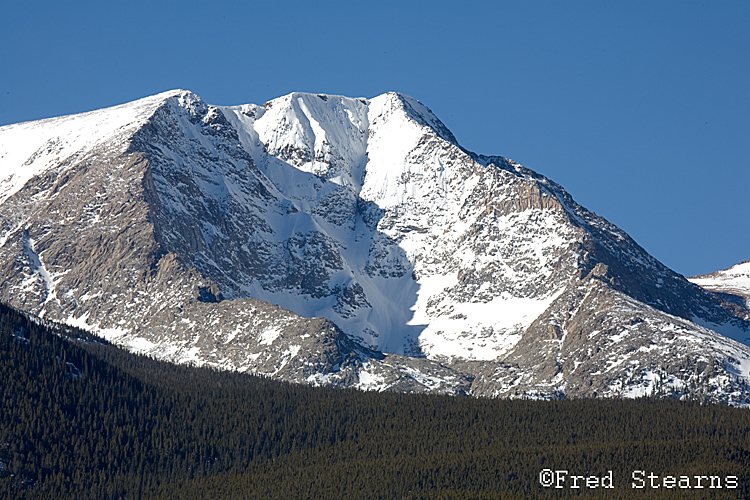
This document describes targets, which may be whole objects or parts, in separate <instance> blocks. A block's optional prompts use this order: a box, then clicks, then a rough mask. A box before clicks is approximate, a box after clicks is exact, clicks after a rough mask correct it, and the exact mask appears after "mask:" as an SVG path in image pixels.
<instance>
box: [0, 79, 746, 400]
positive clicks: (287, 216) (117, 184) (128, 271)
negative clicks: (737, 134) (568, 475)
mask: <svg viewBox="0 0 750 500" xmlns="http://www.w3.org/2000/svg"><path fill="white" fill-rule="evenodd" d="M123 106H124V107H123ZM111 109H113V110H115V111H114V113H115V114H114V115H110V114H109V113H110V111H108V110H99V111H94V112H90V113H86V114H84V115H80V116H79V115H73V117H64V118H60V119H59V120H60V121H58V122H54V121H53V122H49V121H46V120H45V121H43V122H28V123H26V124H21V125H22V126H21V125H18V126H17V125H11V126H7V127H2V128H0V144H4V145H5V147H3V148H2V151H3V152H2V153H0V156H1V158H0V162H2V165H0V174H2V175H0V178H4V179H6V180H5V181H3V182H2V184H0V192H1V193H4V194H5V195H6V196H5V198H3V199H2V200H1V201H0V203H2V205H0V206H2V207H3V215H2V217H1V218H0V230H1V231H2V234H1V235H0V272H2V275H3V276H4V279H6V280H7V283H8V284H9V286H7V287H4V289H3V291H2V297H0V299H2V300H6V301H8V302H10V303H11V304H13V305H14V306H17V307H20V308H22V309H24V310H26V311H30V312H33V313H35V314H38V315H40V316H44V317H50V318H51V319H56V320H61V321H66V322H68V323H71V324H75V325H77V326H81V327H85V328H89V329H93V330H97V331H99V333H100V334H102V335H104V336H105V337H107V338H110V339H112V340H116V341H118V342H120V343H121V344H123V345H129V346H130V347H131V348H133V349H136V350H140V351H142V352H149V353H151V354H153V355H155V356H159V357H162V358H164V359H169V360H173V361H178V362H180V361H181V362H187V361H190V362H195V363H199V364H200V363H208V364H212V365H215V366H225V367H227V368H231V369H237V370H246V371H251V372H254V373H265V374H268V375H270V376H275V377H281V378H284V377H287V378H286V379H289V380H294V381H299V382H307V383H322V384H334V385H336V384H342V385H348V386H355V387H361V388H370V389H384V388H390V389H394V390H395V389H398V388H399V387H400V388H401V389H399V390H409V391H415V390H416V391H435V390H436V391H445V392H448V393H470V394H475V395H496V396H512V397H516V396H523V395H526V396H534V397H536V396H535V395H538V396H540V397H549V396H552V397H557V396H558V395H560V394H569V395H571V396H573V395H581V396H586V395H588V396H592V395H597V394H602V395H611V396H618V395H622V394H630V392H632V393H633V394H638V393H640V392H644V391H645V393H649V391H650V393H653V391H655V390H657V383H656V379H657V378H659V380H660V382H659V384H661V385H660V387H662V388H663V387H664V386H669V387H668V389H669V391H672V392H673V393H680V391H684V390H685V388H686V387H688V383H689V381H691V380H696V381H697V380H699V379H700V377H701V374H702V373H703V372H704V371H705V370H702V371H700V372H695V371H694V370H693V368H695V367H696V366H697V365H698V364H699V361H696V360H697V359H699V358H700V357H701V356H703V357H706V356H705V353H706V352H709V353H710V356H709V357H708V358H707V359H708V361H709V362H710V363H709V364H710V365H711V366H713V367H715V368H712V370H713V371H711V370H709V372H707V373H706V374H705V375H704V379H705V380H703V382H702V383H705V384H709V387H708V388H707V389H706V390H707V391H713V392H714V393H715V394H716V395H717V398H719V399H721V400H726V401H728V402H730V403H732V404H735V403H737V402H741V401H744V399H745V398H746V396H745V393H744V392H743V391H744V390H743V389H741V386H742V384H741V381H742V380H746V379H747V378H748V377H749V376H750V366H748V367H747V368H745V366H746V365H745V364H744V361H743V360H745V359H748V357H749V356H750V352H748V349H747V346H745V345H744V344H742V343H731V341H728V342H729V343H727V342H725V341H724V340H722V339H723V337H721V336H720V335H718V336H717V333H716V331H719V330H723V332H724V333H725V334H730V336H731V337H733V338H734V339H735V340H738V341H741V342H747V334H748V329H749V328H750V323H748V321H747V318H746V317H745V315H744V312H743V311H742V310H739V309H737V307H738V306H737V305H736V304H734V305H732V304H730V303H729V302H728V301H726V300H725V298H723V297H722V296H720V295H716V294H713V293H711V292H707V291H704V290H703V289H702V288H700V287H698V286H696V285H694V284H692V283H690V282H688V281H687V280H686V279H685V278H684V277H682V276H680V275H678V274H677V273H674V272H673V271H671V270H669V269H668V268H666V266H664V265H662V264H661V263H659V262H658V261H657V260H656V259H654V258H653V257H651V256H650V255H649V254H648V253H647V252H646V251H645V250H643V249H642V248H641V247H640V246H638V245H637V243H635V242H634V241H633V240H632V239H631V238H630V237H629V236H628V235H627V234H626V233H624V232H623V231H621V230H620V229H619V228H617V227H616V226H614V225H612V224H610V223H609V222H607V221H606V220H605V219H603V218H601V217H599V216H597V215H595V214H593V213H591V212H589V211H588V210H586V209H585V208H583V207H581V206H580V205H578V204H577V203H575V201H574V200H573V199H572V198H571V197H570V195H569V194H568V193H567V192H565V190H564V189H563V188H562V187H561V186H559V185H558V184H555V183H554V182H552V181H550V180H548V179H547V178H545V177H544V176H542V175H540V174H537V173H536V172H533V171H531V170H528V169H525V168H524V167H522V166H520V165H518V164H517V163H515V162H513V161H511V160H508V159H506V158H503V157H499V156H484V155H479V154H475V153H471V152H468V151H466V150H465V149H463V148H462V147H460V146H459V145H458V142H457V141H456V139H455V137H454V136H453V134H452V133H450V131H449V130H448V129H447V127H445V125H443V124H442V122H440V120H439V119H438V118H437V117H435V116H434V115H433V114H432V112H431V111H429V109H428V108H426V107H425V106H423V105H422V104H421V103H419V102H418V101H416V100H414V99H412V98H410V97H408V96H404V95H402V94H397V93H388V94H383V95H382V96H378V97H375V98H372V99H363V98H347V97H343V96H328V95H324V94H306V93H293V94H289V95H287V96H284V97H281V98H278V99H275V100H273V101H269V102H268V103H266V104H265V105H264V106H258V105H252V104H249V105H241V106H213V105H209V104H206V103H204V102H203V101H202V100H201V99H200V98H199V97H198V96H196V95H195V94H193V93H192V92H189V91H182V90H178V91H170V92H166V93H163V94H159V95H158V96H153V97H150V98H145V99H143V100H139V101H135V102H134V103H131V105H121V106H118V107H115V108H111ZM53 120H54V119H53ZM86 120H88V121H86ZM108 120H109V121H108ZM117 120H120V121H119V122H118V121H117ZM77 122H81V123H84V122H85V123H84V124H87V126H78V129H79V133H78V135H73V136H72V138H68V137H67V136H57V135H56V134H58V132H57V130H63V131H66V130H70V129H71V128H72V127H73V124H75V123H77ZM55 123H57V124H58V125H59V126H58V128H54V127H52V128H50V124H55ZM79 125H80V124H79ZM60 127H62V128H60ZM66 127H67V128H66ZM19 130H21V131H24V130H25V131H26V133H27V135H28V140H26V142H24V141H18V142H21V143H23V144H25V145H26V144H27V143H28V144H40V145H39V146H37V147H36V149H34V147H32V146H28V145H27V146H25V149H24V150H23V151H21V152H18V151H16V150H15V149H14V148H13V147H12V143H11V139H13V138H14V137H18V136H19V135H20V134H19V133H18V131H19ZM14 133H15V136H14ZM45 134H46V135H47V136H46V137H45ZM50 135H51V137H50ZM86 137H88V140H85V138H86ZM79 139H80V140H79ZM35 141H36V142H35ZM66 141H67V142H66ZM77 141H78V142H77ZM79 144H83V146H81V147H79ZM11 151H12V153H11ZM24 151H25V152H24ZM28 151H35V152H36V153H34V152H32V153H28ZM27 153H28V154H29V156H28V157H26V158H24V155H26V154H27ZM37 153H38V154H37ZM21 160H23V161H21ZM19 162H20V164H19ZM19 171H20V172H19ZM8 173H10V175H8ZM266 304H268V305H266ZM271 304H275V305H271ZM735 306H737V307H735ZM613 307H614V308H615V310H616V311H620V312H618V313H614V312H613V313H612V314H607V308H613ZM216 311H222V312H221V314H219V313H217V312H216ZM252 311H258V312H257V313H253V312H252ZM261 316H262V317H263V318H265V319H264V320H263V321H259V320H256V319H253V318H256V317H257V318H260V317H261ZM315 316H319V317H325V318H327V319H326V321H328V322H329V323H325V322H323V323H320V322H319V320H313V319H308V318H312V317H315ZM592 318H598V319H597V320H596V321H598V323H596V322H595V321H593V320H592ZM638 318H640V320H639V321H636V319H638ZM208 319H210V322H209V321H207V320H208ZM316 321H318V323H315V322H316ZM696 321H697V323H695V322H696ZM686 322H687V323H686ZM701 324H702V325H703V326H701ZM638 325H640V326H638ZM705 326H709V327H711V329H712V330H714V331H713V332H712V331H711V330H706V329H705V328H704V327H705ZM295 332H296V333H295ZM682 337H685V338H691V339H693V340H691V341H690V342H686V343H683V344H684V345H682V346H681V347H680V349H675V348H673V346H674V344H675V342H676V340H675V339H677V338H682ZM613 338H618V339H620V341H618V342H612V341H611V339H613ZM587 339H588V340H587ZM643 342H646V344H644V345H656V346H658V349H656V348H652V349H647V350H646V351H641V350H640V349H641V347H643V345H641V344H642V343H643ZM678 343H679V342H678ZM706 344H710V345H711V346H713V347H712V348H711V349H706ZM592 345H593V346H595V347H596V349H595V350H596V352H594V353H592V352H590V351H591V349H590V347H591V346H592ZM555 346H556V347H555ZM622 346H625V347H622ZM670 346H672V347H670ZM717 346H718V347H717ZM552 347H554V348H552ZM631 347H632V349H631ZM652 351H659V353H658V354H657V353H655V352H652ZM633 352H635V353H636V354H635V355H633V354H629V353H633ZM599 353H601V354H599ZM638 353H640V354H638ZM691 353H692V354H691ZM628 356H629V358H628ZM675 356H677V357H678V358H682V359H683V360H685V359H687V361H684V362H681V363H676V364H675V363H671V364H670V362H669V359H670V358H673V357H675ZM691 356H692V358H691ZM615 358H617V359H615ZM626 358H628V359H629V360H630V361H629V362H628V363H627V365H628V366H621V365H622V364H623V362H622V359H626ZM326 359H327V360H329V361H321V360H326ZM691 359H692V360H691ZM347 360H348V361H347ZM618 361H619V362H618ZM509 366H510V367H511V368H508V367H509ZM513 366H515V367H516V368H512V367H513ZM633 366H635V368H633ZM707 366H708V365H707ZM295 367H296V368H295ZM691 370H693V371H691ZM656 373H658V377H657V376H656V375H654V374H656ZM519 374H520V375H519ZM516 375H519V376H518V377H516ZM514 377H515V378H514ZM662 379H663V380H664V381H666V382H662ZM710 380H712V381H713V382H709V381H710ZM618 384H619V385H618ZM711 384H714V386H715V387H714V386H711ZM722 384H723V385H722ZM571 388H573V389H571ZM659 390H662V389H659ZM664 390H666V389H664ZM628 391H630V392H628ZM639 391H640V392H639ZM738 391H739V392H738ZM678 396H679V394H678ZM722 398H724V399H722ZM733 398H734V399H733ZM735 400H736V401H735Z"/></svg>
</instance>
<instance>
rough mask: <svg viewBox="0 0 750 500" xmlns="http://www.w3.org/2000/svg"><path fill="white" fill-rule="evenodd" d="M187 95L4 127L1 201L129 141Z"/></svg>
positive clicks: (176, 92)
mask: <svg viewBox="0 0 750 500" xmlns="http://www.w3.org/2000/svg"><path fill="white" fill-rule="evenodd" d="M185 93H187V91H185V90H171V91H168V92H163V93H161V94H157V95H154V96H150V97H146V98H143V99H139V100H137V101H134V102H130V103H126V104H121V105H119V106H114V107H111V108H105V109H99V110H95V111H90V112H88V113H81V114H76V115H69V116H61V117H56V118H48V119H46V120H39V121H32V122H24V123H17V124H12V125H6V126H4V127H0V203H2V202H3V201H5V200H6V199H7V198H9V197H10V196H12V195H13V194H14V193H15V192H17V191H18V190H19V189H21V188H22V187H23V186H24V184H26V182H28V181H29V179H31V178H32V177H34V176H35V175H38V174H39V173H41V172H43V171H44V170H46V169H48V168H60V167H61V166H63V168H64V165H72V164H73V163H75V161H76V160H77V159H80V158H82V157H83V156H85V155H86V154H87V153H89V152H90V151H91V150H92V149H93V148H95V147H96V146H97V145H99V144H103V143H112V142H118V141H116V139H118V138H120V139H127V138H128V137H130V136H131V135H132V134H133V132H135V131H136V130H138V129H139V128H140V127H141V126H143V124H144V123H145V122H146V121H147V120H148V119H149V117H150V116H151V115H152V114H153V112H154V110H156V108H157V107H159V106H160V105H162V104H163V102H164V101H165V100H166V99H168V98H170V97H176V96H180V95H183V94H185ZM119 143H120V144H122V146H123V147H126V146H127V144H126V143H125V142H119ZM19 166H20V167H19Z"/></svg>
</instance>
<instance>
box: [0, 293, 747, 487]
mask: <svg viewBox="0 0 750 500" xmlns="http://www.w3.org/2000/svg"><path fill="white" fill-rule="evenodd" d="M545 468H548V469H567V470H569V471H570V472H571V473H578V474H582V475H583V474H585V475H589V474H596V475H598V476H601V475H603V474H605V473H606V472H607V471H608V470H612V471H613V477H614V479H615V489H611V490H602V489H594V490H585V489H584V490H571V489H564V490H555V489H544V488H542V486H541V485H540V484H539V472H540V471H541V470H542V469H545ZM633 470H644V471H646V473H649V472H651V471H653V472H655V473H656V474H659V475H661V476H665V475H674V476H680V475H687V476H693V475H706V476H708V475H719V476H721V477H722V478H723V477H724V476H726V475H733V476H737V477H738V483H739V487H738V488H737V489H733V490H728V489H725V488H724V489H704V490H696V491H691V490H685V489H672V490H666V489H664V488H660V489H658V490H652V489H646V490H633V489H631V487H630V483H631V478H630V475H631V472H632V471H633ZM569 484H570V482H567V483H566V485H569ZM568 497H576V498H577V497H581V498H643V499H650V498H712V499H719V498H748V497H750V411H748V410H740V409H734V408H726V407H719V406H712V405H703V406H702V405H700V404H697V403H688V402H680V401H673V400H664V401H662V400H653V399H643V400H638V401H619V400H606V401H580V400H579V401H550V402H532V401H507V400H477V399H471V398H458V397H444V396H429V395H428V396H425V395H404V394H394V393H384V394H375V393H364V392H359V391H352V390H335V389H326V388H317V389H313V388H309V387H304V386H297V385H290V384H284V383H280V382H274V381H270V380H266V379H261V378H257V377H251V376H247V375H242V374H237V373H229V372H218V371H214V370H210V369H202V368H191V367H184V366H174V365H171V364H168V363H162V362H157V361H154V360H152V359H148V358H145V357H138V356H133V355H131V354H128V353H126V352H124V351H122V350H120V349H118V348H116V347H113V346H111V345H108V344H106V343H105V342H103V341H101V340H100V339H97V338H96V337H92V336H90V335H88V334H86V333H84V332H81V331H78V330H75V329H72V328H49V327H46V326H42V325H39V324H37V323H34V322H32V321H30V320H29V319H28V318H26V317H25V316H24V315H23V314H20V313H18V312H16V311H14V310H12V309H10V308H7V307H5V306H2V305H0V498H9V499H16V498H18V499H29V500H31V499H70V498H76V499H106V498H122V499H175V500H176V499H180V500H182V499H193V498H196V499H203V498H205V499H214V498H221V499H225V498H226V499H233V498H237V499H240V498H241V499H254V498H258V499H261V498H263V499H308V498H310V499H318V498H320V499H326V498H331V499H339V498H356V499H360V498H361V499H370V498H383V499H393V498H408V499H441V500H442V499H475V500H479V499H493V500H494V499H520V498H568Z"/></svg>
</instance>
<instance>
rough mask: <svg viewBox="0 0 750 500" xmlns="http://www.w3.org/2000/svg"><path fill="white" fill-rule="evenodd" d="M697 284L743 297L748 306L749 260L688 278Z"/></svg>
mask: <svg viewBox="0 0 750 500" xmlns="http://www.w3.org/2000/svg"><path fill="white" fill-rule="evenodd" d="M688 280H690V281H691V282H693V283H695V284H696V285H698V286H702V287H703V288H705V289H706V290H711V291H712V292H719V293H726V294H731V295H737V296H740V297H744V298H745V300H746V305H747V306H748V307H750V261H746V262H741V263H739V264H737V265H735V266H732V267H730V268H729V269H724V270H722V271H716V272H713V273H710V274H704V275H701V276H693V277H691V278H688Z"/></svg>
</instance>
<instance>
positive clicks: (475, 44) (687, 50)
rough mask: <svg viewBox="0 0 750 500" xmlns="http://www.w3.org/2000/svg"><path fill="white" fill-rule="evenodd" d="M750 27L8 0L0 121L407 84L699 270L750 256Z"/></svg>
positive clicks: (470, 140) (385, 2)
mask: <svg viewBox="0 0 750 500" xmlns="http://www.w3.org/2000/svg"><path fill="white" fill-rule="evenodd" d="M749 27H750V2H747V1H735V2H733V1H715V2H709V1H705V2H693V1H676V0H675V1H653V0H652V1H622V2H601V1H591V2H582V1H565V2H563V1H554V2H552V1H550V2H542V1H514V2H499V1H495V2H489V1H488V2H471V1H468V2H455V1H451V2H447V1H442V0H433V1H408V0H401V1H390V0H381V1H378V2H367V3H364V2H354V1H351V0H349V1H341V2H331V1H318V2H311V1H304V2H303V1H283V0H281V1H279V0H277V1H274V2H271V1H262V2H252V1H236V2H229V1H222V0H215V1H213V2H211V3H209V2H206V1H201V2H194V1H182V2H177V1H149V2H146V1H142V0H130V1H128V2H107V1H97V2H93V1H76V0H71V1H68V2H60V1H49V0H44V1H34V0H29V1H26V2H9V1H8V2H3V4H2V7H0V55H1V56H2V59H1V62H0V64H2V66H0V68H1V69H0V125H6V124H9V123H14V122H19V121H27V120H34V119H38V118H44V117H49V116H56V115H61V114H70V113H77V112H82V111H87V110H91V109H96V108H101V107H106V106H111V105H115V104H119V103H122V102H127V101H130V100H134V99H137V98H140V97H144V96H146V95H151V94H154V93H157V92H161V91H164V90H168V89H173V88H186V89H189V90H192V91H194V92H195V93H197V94H198V95H199V96H201V97H202V98H203V99H204V100H205V101H206V102H208V103H211V104H242V103H249V102H254V103H258V104H261V103H263V102H265V101H267V100H269V99H272V98H274V97H278V96H280V95H284V94H286V93H289V92H292V91H295V90H300V91H310V92H325V93H330V94H344V95H348V96H352V97H355V96H362V97H373V96H375V95H378V94H381V93H383V92H386V91H389V90H396V91H399V92H403V93H406V94H409V95H411V96H413V97H415V98H417V99H419V100H420V101H422V102H423V103H424V104H426V105H427V106H428V107H430V108H431V109H432V110H433V111H434V112H435V113H436V114H437V115H438V117H440V118H441V119H442V121H443V122H445V124H446V125H447V126H448V128H450V129H451V130H452V131H453V133H454V134H455V135H456V137H457V138H458V140H459V142H460V143H461V144H462V145H463V146H465V147H466V148H468V149H470V150H472V151H475V152H478V153H484V154H498V155H503V156H506V157H509V158H512V159H514V160H516V161H518V162H519V163H522V164H523V165H525V166H527V167H529V168H532V169H534V170H536V171H538V172H540V173H542V174H544V175H546V176H547V177H549V178H551V179H552V180H554V181H556V182H559V183H560V184H562V185H563V187H565V188H566V189H567V190H568V191H569V192H570V193H571V194H572V196H573V197H574V198H575V199H576V201H578V202H579V203H581V204H582V205H584V206H586V207H587V208H588V209H590V210H592V211H594V212H596V213H598V214H600V215H602V216H604V217H606V218H607V219H609V220H610V221H611V222H613V223H615V224H617V225H618V226H620V227H621V228H623V229H624V230H625V231H627V232H628V233H629V234H630V235H631V236H633V238H635V240H636V241H637V242H638V243H640V244H641V245H642V246H643V247H645V248H646V250H648V251H649V252H651V253H652V254H653V255H654V256H655V257H656V258H657V259H659V260H661V261H662V262H664V263H665V264H666V265H668V266H670V267H671V268H673V269H674V270H676V271H677V272H680V273H682V274H685V275H692V274H699V273H706V272H710V271H714V270H717V269H721V268H727V267H729V266H731V265H733V264H735V263H738V262H740V261H743V260H749V259H750V230H749V229H750V224H749V222H750V154H749V153H748V147H749V146H750V28H749Z"/></svg>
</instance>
